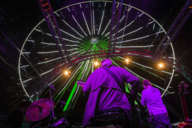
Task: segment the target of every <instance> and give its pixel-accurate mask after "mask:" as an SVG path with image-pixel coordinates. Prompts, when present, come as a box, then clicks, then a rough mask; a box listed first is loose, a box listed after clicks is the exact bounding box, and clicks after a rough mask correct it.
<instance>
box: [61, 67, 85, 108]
mask: <svg viewBox="0 0 192 128" xmlns="http://www.w3.org/2000/svg"><path fill="white" fill-rule="evenodd" d="M82 73H83V70H81V73H80V74H79V76H78V78H77V79H78V80H79V79H80V78H81V75H82ZM76 88H77V81H76V82H75V85H74V87H73V89H72V91H71V93H70V95H69V98H68V100H67V102H66V105H65V107H64V109H63V111H66V110H67V108H68V107H69V104H70V102H71V100H72V97H73V95H74V93H75V90H76Z"/></svg>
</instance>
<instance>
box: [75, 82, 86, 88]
mask: <svg viewBox="0 0 192 128" xmlns="http://www.w3.org/2000/svg"><path fill="white" fill-rule="evenodd" d="M77 85H80V86H81V87H82V88H83V87H84V85H85V82H82V81H79V82H77Z"/></svg>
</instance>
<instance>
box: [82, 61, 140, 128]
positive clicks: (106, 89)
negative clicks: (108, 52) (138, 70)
mask: <svg viewBox="0 0 192 128" xmlns="http://www.w3.org/2000/svg"><path fill="white" fill-rule="evenodd" d="M106 60H107V61H109V62H110V64H109V65H107V64H108V63H107V64H106V67H107V68H108V69H109V70H111V71H112V72H113V73H114V74H115V75H116V76H117V77H118V79H119V80H120V81H121V82H122V83H124V82H126V83H130V82H132V83H131V85H132V86H134V85H135V86H137V85H138V82H139V79H138V78H137V77H135V76H134V75H133V74H131V73H129V72H128V71H127V70H125V69H124V68H120V67H116V66H112V62H111V60H109V59H106ZM103 64H104V63H103ZM139 87H140V84H139ZM134 89H136V88H135V87H133V88H132V93H137V91H135V90H134ZM83 92H84V94H85V95H87V96H89V99H88V101H87V105H86V109H85V114H84V119H83V126H84V127H85V126H87V125H91V124H92V122H91V121H90V119H91V118H94V115H95V111H96V110H99V109H103V108H105V109H106V108H114V107H119V108H122V109H123V111H124V112H125V114H126V115H127V117H128V118H131V106H130V103H129V101H128V99H127V97H126V95H125V93H124V91H123V90H122V89H121V88H120V87H119V85H118V84H117V83H116V81H115V80H114V79H113V77H111V76H110V74H109V73H108V72H107V71H105V69H104V68H99V69H97V70H95V71H94V72H93V73H92V74H91V75H90V76H89V78H88V79H87V81H86V83H85V85H84V87H83Z"/></svg>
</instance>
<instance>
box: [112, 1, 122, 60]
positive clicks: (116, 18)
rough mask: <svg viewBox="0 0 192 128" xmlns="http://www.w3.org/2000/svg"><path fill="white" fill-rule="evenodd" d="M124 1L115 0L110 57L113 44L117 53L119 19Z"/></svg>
mask: <svg viewBox="0 0 192 128" xmlns="http://www.w3.org/2000/svg"><path fill="white" fill-rule="evenodd" d="M122 3H123V0H113V8H112V18H111V28H110V37H109V47H108V57H109V56H110V55H111V53H110V52H111V46H113V52H112V53H115V46H116V41H117V32H118V29H119V20H120V16H121V8H122ZM112 40H113V42H112Z"/></svg>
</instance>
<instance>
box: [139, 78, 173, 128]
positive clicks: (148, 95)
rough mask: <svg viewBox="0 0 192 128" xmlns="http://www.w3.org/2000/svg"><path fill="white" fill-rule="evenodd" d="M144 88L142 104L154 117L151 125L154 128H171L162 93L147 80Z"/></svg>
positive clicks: (144, 81)
mask: <svg viewBox="0 0 192 128" xmlns="http://www.w3.org/2000/svg"><path fill="white" fill-rule="evenodd" d="M143 87H144V90H143V91H142V94H141V95H142V96H141V104H142V105H143V106H146V107H147V109H148V111H149V114H150V115H151V116H152V117H153V118H152V120H151V124H152V125H153V126H154V128H171V125H170V121H169V117H168V114H167V109H166V107H165V105H164V104H163V101H162V98H161V93H160V91H159V90H158V89H157V88H154V87H152V85H151V83H150V82H149V80H147V79H146V80H143Z"/></svg>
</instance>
